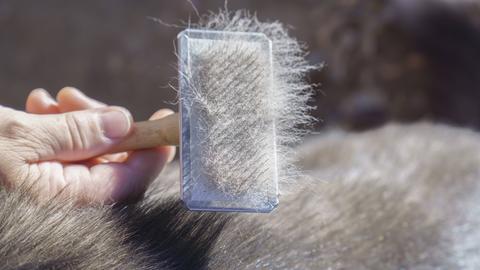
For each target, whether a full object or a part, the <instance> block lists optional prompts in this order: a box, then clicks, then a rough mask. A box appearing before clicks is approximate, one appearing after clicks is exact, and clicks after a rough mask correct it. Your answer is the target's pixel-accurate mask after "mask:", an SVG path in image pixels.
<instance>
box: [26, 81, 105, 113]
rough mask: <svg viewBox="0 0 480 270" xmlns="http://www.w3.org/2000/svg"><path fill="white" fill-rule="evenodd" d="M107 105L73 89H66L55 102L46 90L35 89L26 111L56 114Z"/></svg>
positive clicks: (59, 93)
mask: <svg viewBox="0 0 480 270" xmlns="http://www.w3.org/2000/svg"><path fill="white" fill-rule="evenodd" d="M106 106H107V105H106V104H104V103H102V102H100V101H97V100H94V99H92V98H90V97H88V96H86V95H85V94H83V93H82V92H81V91H79V90H78V89H76V88H73V87H64V88H63V89H61V90H60V91H59V92H58V94H57V100H55V99H54V98H53V97H52V96H51V95H50V94H49V93H48V92H47V91H46V90H44V89H40V88H39V89H35V90H33V91H32V92H30V94H29V96H28V98H27V101H26V105H25V107H26V111H27V112H29V113H34V114H56V113H62V112H72V111H80V110H86V109H94V108H102V107H106Z"/></svg>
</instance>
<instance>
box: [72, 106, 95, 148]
mask: <svg viewBox="0 0 480 270" xmlns="http://www.w3.org/2000/svg"><path fill="white" fill-rule="evenodd" d="M65 122H66V125H67V129H66V130H67V134H68V140H67V141H68V143H69V144H70V146H71V149H79V150H80V149H87V148H90V147H91V146H92V144H93V143H95V138H94V137H95V136H96V135H95V134H96V133H98V127H97V124H96V121H93V119H92V118H91V117H89V116H87V115H83V114H65Z"/></svg>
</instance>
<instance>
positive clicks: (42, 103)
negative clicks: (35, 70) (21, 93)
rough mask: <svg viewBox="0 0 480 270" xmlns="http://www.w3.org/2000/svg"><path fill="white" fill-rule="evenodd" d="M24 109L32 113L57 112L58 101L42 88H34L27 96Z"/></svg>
mask: <svg viewBox="0 0 480 270" xmlns="http://www.w3.org/2000/svg"><path fill="white" fill-rule="evenodd" d="M25 110H26V111H27V112H29V113H34V114H55V113H59V112H60V110H59V107H58V103H57V102H56V101H55V100H54V99H53V98H52V96H50V94H49V93H48V92H47V91H45V90H44V89H40V88H38V89H35V90H33V91H32V92H30V94H29V95H28V97H27V101H26V104H25Z"/></svg>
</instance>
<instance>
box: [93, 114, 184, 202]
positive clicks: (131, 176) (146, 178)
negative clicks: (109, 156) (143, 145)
mask: <svg viewBox="0 0 480 270" xmlns="http://www.w3.org/2000/svg"><path fill="white" fill-rule="evenodd" d="M170 114H173V111H171V110H169V109H162V110H159V111H157V112H156V113H154V114H153V115H152V117H151V118H150V119H151V120H153V119H160V118H163V117H166V116H167V115H170ZM174 156H175V147H173V146H161V147H157V148H153V149H147V150H139V151H134V152H132V153H131V154H130V155H129V157H128V159H127V160H126V161H125V162H124V163H105V164H98V165H96V166H94V167H92V168H91V175H92V179H94V180H93V181H94V182H95V183H97V184H98V185H103V186H104V187H103V188H100V189H98V192H97V195H96V200H97V201H98V200H100V201H101V202H103V203H114V202H123V201H128V200H134V199H136V198H138V197H139V196H141V195H142V194H143V193H144V192H145V190H146V189H147V187H148V185H149V184H150V183H151V182H152V181H153V180H154V179H155V178H157V177H158V175H159V174H160V172H161V171H162V169H163V168H164V167H165V165H166V164H167V163H169V162H171V161H172V160H173V158H174ZM105 179H109V180H108V182H105Z"/></svg>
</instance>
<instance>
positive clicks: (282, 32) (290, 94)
mask: <svg viewBox="0 0 480 270" xmlns="http://www.w3.org/2000/svg"><path fill="white" fill-rule="evenodd" d="M191 27H192V28H196V29H204V30H218V31H229V32H258V33H263V34H265V35H266V36H267V37H268V38H269V39H270V40H271V41H272V62H273V63H272V69H271V72H273V81H272V84H273V85H272V88H273V91H266V89H265V86H269V85H268V84H267V85H266V80H267V79H268V78H265V77H266V76H269V75H270V71H269V68H268V61H266V56H265V55H259V54H258V53H257V54H252V53H251V52H250V54H249V53H248V50H247V48H242V50H244V51H243V52H242V50H238V49H237V50H235V49H234V50H230V51H229V52H224V53H223V57H219V58H216V57H214V56H212V57H210V58H209V60H210V61H212V63H211V65H210V66H216V67H217V68H218V67H226V68H227V70H226V71H225V72H224V73H225V74H224V75H223V77H220V76H218V72H217V73H215V72H213V73H212V74H208V75H209V76H208V77H202V81H203V82H207V83H208V85H210V86H212V85H215V87H211V89H219V90H221V91H224V92H231V94H232V95H233V96H231V97H227V98H225V97H224V96H221V97H222V99H221V100H217V102H214V101H216V99H212V98H208V97H207V95H202V94H200V95H199V98H198V100H199V101H202V100H203V101H206V102H207V103H208V102H209V101H212V102H211V104H209V106H207V107H209V108H210V111H217V112H218V111H220V112H222V113H225V112H228V111H233V112H231V113H230V115H226V116H227V117H230V121H231V119H237V118H239V115H244V116H245V115H247V117H246V118H247V120H244V121H238V122H237V121H233V123H232V124H231V125H230V126H228V123H229V121H226V120H225V119H223V118H222V119H221V120H219V121H218V122H216V123H217V124H218V123H222V124H223V125H222V126H221V128H219V129H218V128H217V129H216V130H220V131H219V132H217V133H214V134H211V135H212V136H211V137H212V138H213V139H212V140H215V141H220V139H221V138H234V139H236V141H233V142H232V141H229V142H228V143H227V145H228V146H230V145H240V147H241V148H240V149H232V151H229V152H227V153H218V151H212V152H211V154H212V157H211V158H212V159H215V160H213V161H212V162H211V163H212V164H213V166H209V168H211V167H216V169H215V170H213V171H219V172H220V175H221V176H220V177H219V179H224V181H230V183H231V182H239V183H238V184H236V185H233V184H230V186H231V187H232V188H231V190H230V191H235V189H237V191H239V192H241V191H245V189H246V187H248V186H249V185H244V182H245V181H244V179H256V178H258V179H261V178H262V176H265V175H268V176H269V177H271V173H268V172H269V171H270V170H271V167H272V166H271V164H272V162H271V159H272V158H275V159H276V163H277V167H278V172H277V173H278V178H279V182H280V185H281V186H280V191H281V192H282V191H283V190H286V189H287V188H286V186H285V185H286V184H288V183H291V182H292V180H294V179H296V178H297V176H299V175H300V172H299V170H297V169H296V167H295V166H294V162H293V161H294V160H295V152H294V150H293V149H292V147H291V146H292V145H293V144H296V143H298V142H299V141H300V139H301V138H302V136H303V135H304V134H305V133H306V130H305V127H306V126H308V125H309V124H311V123H312V121H313V118H312V117H311V116H309V114H308V113H309V111H310V110H311V109H312V107H311V106H309V105H308V104H307V102H308V101H309V100H310V98H311V96H312V85H310V84H308V82H307V81H306V79H305V77H306V74H307V73H308V72H309V71H311V70H313V69H316V68H318V67H315V66H312V65H310V64H309V63H308V62H307V61H306V59H305V57H306V54H307V52H306V50H305V48H304V46H303V45H302V44H300V42H299V41H297V40H296V39H294V38H293V37H291V36H290V35H289V34H288V31H287V29H286V27H285V26H284V25H283V24H281V23H279V22H261V21H259V20H258V19H257V18H256V16H254V15H250V14H249V13H248V12H247V11H244V10H240V11H236V12H229V11H220V12H219V13H211V14H210V15H208V16H204V17H201V18H200V20H199V23H198V24H195V25H193V26H191ZM232 53H233V55H231V54H232ZM228 55H231V56H233V57H234V58H233V61H232V63H235V65H228V66H225V60H226V59H225V58H226V57H227V56H228ZM249 61H250V62H252V61H253V62H252V63H253V64H252V63H250V62H249ZM220 62H222V63H220ZM213 71H215V70H213ZM217 71H218V70H217ZM248 72H249V73H248ZM204 75H207V74H204ZM207 78H208V79H207ZM255 78H257V79H255ZM229 79H233V80H234V82H235V83H237V85H236V88H233V89H232V87H231V83H230V80H229ZM262 88H263V89H262ZM235 89H236V91H235ZM247 90H248V91H247ZM204 103H205V102H204ZM233 109H235V110H233ZM245 111H247V112H249V113H248V114H247V113H245ZM217 114H219V113H217ZM252 116H253V117H252ZM272 121H273V122H274V123H275V132H274V134H275V136H276V157H272V154H271V150H270V149H271V146H269V143H268V139H267V138H266V137H265V136H267V137H268V136H272V132H271V131H270V130H269V129H268V128H267V127H268V125H271V122H272ZM256 125H258V126H256ZM217 126H218V125H217ZM249 130H252V131H255V130H258V131H260V132H257V133H253V132H252V133H249V132H248V131H249ZM235 132H236V133H235ZM220 133H221V134H220ZM266 142H267V143H266ZM224 144H225V143H224ZM221 146H222V145H221ZM223 148H225V147H223ZM242 148H243V150H245V149H247V150H248V149H250V150H251V151H250V152H251V153H253V154H251V153H250V154H249V153H248V151H247V150H245V151H243V150H242ZM212 149H215V148H212ZM227 149H230V147H227ZM206 152H207V153H210V152H209V151H206ZM241 153H246V154H245V155H242V154H241ZM232 155H233V157H232ZM266 157H268V159H267V158H266ZM230 160H232V161H231V162H230ZM250 161H252V162H254V164H249V162H250ZM224 163H225V164H227V166H222V164H224ZM228 164H230V166H229V165H228ZM238 164H243V165H241V166H238ZM230 173H231V174H232V175H229V174H230ZM235 173H237V174H236V175H235ZM226 176H227V177H226ZM258 181H261V180H258ZM282 185H283V186H284V188H282Z"/></svg>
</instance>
